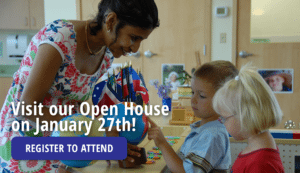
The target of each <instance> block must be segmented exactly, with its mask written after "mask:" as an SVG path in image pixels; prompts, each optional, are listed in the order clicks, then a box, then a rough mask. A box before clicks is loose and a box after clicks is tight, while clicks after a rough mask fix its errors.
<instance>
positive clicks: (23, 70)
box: [0, 20, 114, 173]
mask: <svg viewBox="0 0 300 173" xmlns="http://www.w3.org/2000/svg"><path fill="white" fill-rule="evenodd" d="M41 44H50V45H52V46H53V47H54V48H56V50H58V52H59V53H60V55H61V57H62V64H61V66H60V68H59V71H58V72H57V74H56V76H55V80H54V82H53V84H52V86H51V88H50V90H49V91H48V93H47V94H46V96H45V98H44V100H43V105H44V106H45V107H50V106H51V105H57V106H58V105H63V106H64V105H74V108H73V109H72V112H68V114H74V113H78V112H79V106H80V103H81V102H84V101H86V100H88V98H89V97H90V96H91V94H92V92H93V89H94V87H95V85H96V82H97V81H98V79H99V78H100V77H101V76H102V75H103V74H104V73H105V72H106V71H107V69H108V68H109V67H110V66H111V64H112V62H113V59H114V57H113V55H112V53H111V52H110V51H109V49H106V51H105V55H104V58H103V61H102V63H101V65H100V67H99V69H98V70H97V72H96V73H94V74H93V75H87V74H82V73H80V71H79V70H78V69H76V67H75V51H76V46H77V42H76V32H75V31H74V25H73V24H72V23H71V22H69V21H66V20H56V21H54V22H52V23H50V24H48V25H46V26H45V27H44V28H42V29H41V30H40V31H39V32H38V33H37V34H36V35H35V36H34V37H33V38H32V40H31V42H30V44H29V46H28V48H27V50H26V52H25V55H24V57H23V59H22V62H21V65H20V68H19V69H18V71H17V72H16V73H15V74H14V76H13V82H12V85H11V87H10V89H9V91H8V94H7V97H6V100H5V102H4V105H3V107H2V109H1V112H0V117H1V122H0V171H1V172H14V173H19V172H32V173H34V172H36V173H37V172H39V173H43V172H57V171H58V170H57V169H58V167H59V166H60V165H61V164H62V163H61V162H60V161H54V160H14V159H13V158H12V157H11V140H12V138H13V137H16V136H25V135H26V136H32V130H33V129H34V128H35V124H34V123H33V122H31V121H30V120H28V119H26V118H24V116H18V115H16V116H15V115H14V114H13V108H12V103H14V105H15V106H16V105H17V103H18V102H20V98H21V95H22V93H23V90H24V86H25V83H26V81H27V78H28V76H29V74H30V71H31V68H32V66H33V64H34V59H35V56H36V53H37V50H38V46H39V45H41ZM24 120H27V121H29V122H31V124H30V126H31V127H30V129H31V131H29V132H25V134H24V133H23V132H22V131H13V130H12V128H11V125H12V122H13V121H19V122H20V121H24ZM50 135H51V132H42V133H40V134H39V135H38V136H44V137H46V136H50Z"/></svg>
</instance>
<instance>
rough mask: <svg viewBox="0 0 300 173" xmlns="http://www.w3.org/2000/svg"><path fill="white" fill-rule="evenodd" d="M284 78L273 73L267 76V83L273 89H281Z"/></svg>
mask: <svg viewBox="0 0 300 173" xmlns="http://www.w3.org/2000/svg"><path fill="white" fill-rule="evenodd" d="M283 83H284V78H283V77H281V76H279V75H274V76H272V77H270V78H269V85H270V87H271V88H272V90H273V91H282V87H283V86H282V85H283Z"/></svg>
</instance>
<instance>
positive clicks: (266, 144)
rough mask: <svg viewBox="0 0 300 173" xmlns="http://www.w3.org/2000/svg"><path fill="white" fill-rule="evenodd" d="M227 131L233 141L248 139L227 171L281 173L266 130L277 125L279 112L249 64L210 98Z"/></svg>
mask: <svg viewBox="0 0 300 173" xmlns="http://www.w3.org/2000/svg"><path fill="white" fill-rule="evenodd" d="M213 107H214V110H215V111H216V112H217V113H218V114H220V115H221V117H220V119H221V120H222V122H223V123H224V125H225V127H226V129H227V131H228V132H229V134H230V135H231V136H233V137H234V138H235V139H236V140H244V139H247V140H248V145H247V147H246V148H245V149H244V150H243V151H242V152H241V153H240V154H239V155H238V158H237V159H236V161H235V162H234V164H233V166H232V168H231V172H233V173H239V172H245V173H248V172H249V173H253V172H255V173H260V172H263V173H268V172H272V173H274V172H284V168H283V165H282V162H281V159H280V155H279V150H278V147H277V146H276V143H275V141H274V138H273V137H272V135H271V133H270V132H269V128H271V127H275V126H276V125H278V124H279V123H280V122H281V119H282V112H281V109H280V107H279V104H278V102H277V100H276V97H275V95H274V93H273V92H272V90H271V88H270V87H269V86H268V84H267V83H266V82H265V80H264V79H263V78H262V77H261V76H260V75H259V73H258V72H257V70H256V69H255V68H254V67H252V66H251V65H249V64H248V65H245V66H244V67H242V69H241V70H240V72H239V74H238V75H237V76H236V77H235V78H234V79H231V80H229V81H227V82H226V83H225V84H224V86H223V87H221V88H220V89H219V90H218V91H217V92H216V94H215V96H214V98H213Z"/></svg>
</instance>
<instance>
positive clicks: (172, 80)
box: [166, 71, 181, 91]
mask: <svg viewBox="0 0 300 173" xmlns="http://www.w3.org/2000/svg"><path fill="white" fill-rule="evenodd" d="M178 78H179V75H178V74H177V73H176V72H175V71H172V72H171V73H170V74H169V77H168V78H166V82H170V84H171V85H172V88H171V89H172V91H174V90H177V87H178V86H180V85H181V84H180V81H179V80H177V79H178Z"/></svg>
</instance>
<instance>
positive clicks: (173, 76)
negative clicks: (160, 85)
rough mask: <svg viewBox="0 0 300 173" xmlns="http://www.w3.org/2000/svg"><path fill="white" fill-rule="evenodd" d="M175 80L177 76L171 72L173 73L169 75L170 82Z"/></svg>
mask: <svg viewBox="0 0 300 173" xmlns="http://www.w3.org/2000/svg"><path fill="white" fill-rule="evenodd" d="M176 80H177V77H176V75H175V74H173V75H172V76H171V81H172V82H176Z"/></svg>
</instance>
